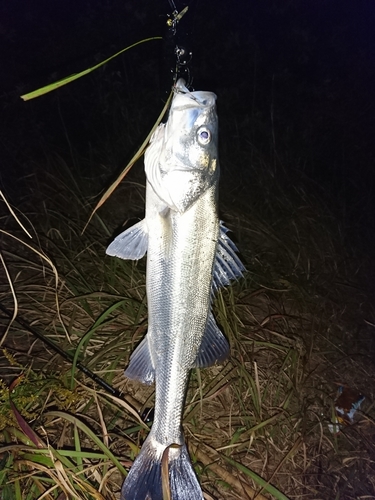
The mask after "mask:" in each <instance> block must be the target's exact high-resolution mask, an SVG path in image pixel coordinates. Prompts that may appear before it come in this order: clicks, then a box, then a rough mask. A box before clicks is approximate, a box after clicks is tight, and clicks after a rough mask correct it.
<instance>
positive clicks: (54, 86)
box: [20, 36, 163, 101]
mask: <svg viewBox="0 0 375 500" xmlns="http://www.w3.org/2000/svg"><path fill="white" fill-rule="evenodd" d="M162 39H163V38H162V37H161V36H154V37H151V38H145V39H144V40H140V41H139V42H136V43H133V44H132V45H129V47H126V48H125V49H122V50H120V51H119V52H117V53H116V54H114V55H113V56H111V57H108V59H105V60H104V61H102V62H100V63H99V64H96V65H95V66H92V67H91V68H88V69H85V70H84V71H81V72H80V73H75V74H74V75H70V76H67V77H66V78H63V79H62V80H59V81H58V82H55V83H51V84H49V85H46V86H45V87H42V88H40V89H37V90H34V91H32V92H29V93H27V94H23V95H21V96H20V97H21V99H23V100H24V101H29V100H30V99H35V98H36V97H40V96H41V95H44V94H48V93H49V92H52V91H53V90H56V89H58V88H60V87H63V86H64V85H67V84H68V83H71V82H73V81H74V80H78V79H79V78H81V77H82V76H85V75H88V74H89V73H91V72H92V71H95V70H96V69H98V68H100V67H101V66H103V65H104V64H106V63H107V62H109V61H111V60H112V59H114V58H115V57H117V56H119V55H121V54H123V53H124V52H126V51H127V50H130V49H132V48H133V47H136V46H137V45H140V44H141V43H146V42H151V41H152V40H162Z"/></svg>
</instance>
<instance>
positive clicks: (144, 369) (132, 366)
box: [125, 335, 155, 385]
mask: <svg viewBox="0 0 375 500" xmlns="http://www.w3.org/2000/svg"><path fill="white" fill-rule="evenodd" d="M125 376H126V377H128V378H131V379H132V380H139V382H142V383H143V384H147V385H151V384H153V383H154V380H155V368H154V365H153V363H152V358H151V353H150V348H149V345H148V339H147V335H146V337H145V338H144V339H143V340H142V342H141V343H140V344H139V346H138V347H137V348H136V349H135V351H134V352H133V354H132V355H131V356H130V363H129V366H128V367H127V369H126V370H125Z"/></svg>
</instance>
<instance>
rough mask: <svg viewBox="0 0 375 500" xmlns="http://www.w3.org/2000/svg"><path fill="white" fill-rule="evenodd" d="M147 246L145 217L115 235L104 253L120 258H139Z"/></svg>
mask: <svg viewBox="0 0 375 500" xmlns="http://www.w3.org/2000/svg"><path fill="white" fill-rule="evenodd" d="M147 247H148V231H147V224H146V219H143V220H141V221H140V222H138V223H137V224H135V225H134V226H132V227H129V229H127V230H126V231H124V232H123V233H121V234H119V235H118V236H116V238H115V239H114V240H113V241H112V243H111V244H110V245H109V247H108V248H107V250H106V252H105V253H106V254H107V255H111V256H112V257H119V258H120V259H129V260H139V259H141V258H142V257H143V256H144V255H145V253H146V252H147Z"/></svg>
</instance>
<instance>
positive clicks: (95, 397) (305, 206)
mask: <svg viewBox="0 0 375 500" xmlns="http://www.w3.org/2000/svg"><path fill="white" fill-rule="evenodd" d="M58 161H59V169H60V170H61V171H62V175H61V176H57V174H56V171H57V168H56V163H55V164H53V165H52V166H50V168H47V170H46V171H44V173H43V177H42V176H40V175H38V176H35V177H31V178H29V179H27V183H28V195H27V196H26V197H25V199H24V201H23V202H22V203H20V206H19V207H16V208H17V209H18V212H17V215H18V217H19V218H20V220H21V222H22V223H23V224H24V225H25V226H26V227H27V229H28V231H29V232H30V233H31V234H32V236H33V239H32V240H30V239H29V238H28V237H27V236H26V235H25V233H24V231H23V230H22V228H21V227H20V226H19V224H18V223H17V221H16V220H15V219H14V217H13V216H12V215H11V214H10V213H9V210H8V208H7V207H6V205H5V204H3V205H2V213H1V225H2V227H1V229H2V230H3V232H2V234H1V252H2V255H3V258H4V263H5V264H6V268H7V270H8V272H9V275H10V277H11V283H12V285H13V287H14V292H15V296H16V298H17V305H18V314H19V316H20V317H21V318H22V319H23V320H24V321H26V322H27V323H29V324H30V325H32V327H33V328H34V329H37V330H38V331H39V332H40V333H42V334H43V335H45V336H47V337H48V338H49V339H51V340H52V341H54V342H55V343H56V344H58V346H59V347H60V348H62V349H64V350H65V351H66V353H67V354H68V355H69V356H70V357H71V359H72V362H71V363H68V362H66V361H64V360H63V359H62V358H61V357H60V356H58V355H56V354H55V353H54V352H53V350H51V349H49V348H47V347H46V346H45V345H44V344H43V343H42V342H41V341H40V340H36V339H35V338H33V336H32V335H30V333H29V332H28V331H27V329H25V328H23V327H22V326H20V325H19V324H18V323H17V321H15V322H13V324H11V326H10V329H9V331H8V333H7V335H6V338H4V343H3V348H6V350H4V351H3V356H2V357H1V358H0V363H1V365H0V371H1V377H2V379H3V383H2V386H1V391H0V395H1V398H2V405H1V410H0V424H1V431H0V436H1V448H0V459H1V460H2V468H1V470H0V485H1V488H3V491H4V493H3V497H2V498H3V499H4V500H6V499H8V498H12V499H13V498H16V499H21V498H22V499H26V498H27V499H30V500H32V499H36V498H51V499H52V498H54V499H57V498H58V499H59V500H61V499H62V498H69V497H70V498H79V499H81V498H82V499H91V498H95V499H100V498H106V499H115V498H119V491H120V486H121V482H122V475H121V474H123V473H125V469H127V468H128V467H129V466H130V465H131V463H132V460H133V459H134V456H135V455H136V454H137V452H138V449H139V447H140V446H141V443H142V441H143V440H144V438H145V435H146V433H147V426H145V424H143V422H142V421H141V420H140V418H139V417H138V416H137V413H136V411H139V412H140V413H142V411H143V409H144V408H146V407H151V406H152V404H153V403H152V401H153V388H145V387H143V386H141V385H139V384H137V383H134V382H131V381H128V380H126V379H125V378H124V377H123V375H122V372H123V369H124V367H125V366H126V364H127V360H128V357H129V354H130V353H131V351H132V349H133V347H134V345H135V344H136V343H137V342H138V341H139V340H140V339H141V338H142V336H143V335H144V334H145V332H146V330H147V309H146V303H145V286H144V270H145V269H144V263H143V262H140V263H138V264H137V265H135V264H133V263H129V262H120V261H118V260H116V259H110V258H107V257H105V254H104V250H105V246H106V244H107V242H108V239H109V237H110V235H111V234H112V233H113V231H115V230H116V227H117V228H118V227H119V226H120V224H121V223H122V219H123V215H122V214H129V217H133V216H138V215H140V216H142V215H141V213H142V210H143V203H144V199H143V197H144V189H143V187H142V180H141V179H138V178H137V175H138V174H137V173H135V174H134V176H133V175H132V176H131V177H130V178H129V179H128V180H127V181H125V183H123V185H122V186H121V187H120V188H119V190H118V192H116V193H115V195H114V199H113V200H111V201H110V202H109V208H105V209H104V211H99V215H98V214H96V216H95V217H94V219H93V222H92V223H91V224H90V225H89V227H88V229H87V231H86V232H85V233H84V234H83V235H82V234H81V230H82V228H83V226H84V224H85V222H86V221H87V219H88V216H89V213H90V207H92V205H93V203H91V201H90V200H87V199H85V198H84V196H83V194H82V191H81V189H80V187H79V186H78V185H77V182H78V181H77V179H75V178H74V177H73V176H70V175H69V174H68V172H69V169H68V167H67V166H65V165H64V164H63V162H62V161H61V160H58ZM270 178H271V177H270ZM270 178H269V179H268V180H267V179H263V180H262V182H263V183H264V185H266V183H267V189H269V190H271V189H272V186H271V184H270ZM270 197H272V200H273V204H272V207H271V206H270V205H264V206H263V210H262V207H261V205H257V210H254V206H255V205H254V204H253V203H252V204H251V205H250V203H248V202H247V201H246V199H245V198H244V197H243V196H242V197H241V196H238V197H237V198H236V201H235V204H233V202H231V200H229V198H228V199H225V198H224V200H223V203H222V209H223V212H224V213H223V218H225V220H226V221H227V222H228V225H229V226H230V227H231V228H232V229H233V230H234V234H235V236H236V237H237V240H238V246H239V247H240V249H241V253H242V256H243V259H244V261H245V263H246V266H247V269H248V273H247V275H246V277H245V279H244V280H242V281H241V282H239V283H237V284H235V285H234V286H233V287H232V288H229V289H225V290H223V291H222V292H221V294H220V295H219V296H218V299H217V301H216V304H215V312H216V316H217V318H218V321H219V323H220V324H221V326H222V328H223V330H224V332H225V334H226V335H227V337H228V338H229V339H230V343H231V357H230V359H229V360H228V361H227V362H226V364H225V365H224V366H218V367H216V366H215V367H212V368H210V369H207V370H202V371H198V370H197V371H193V373H192V377H191V384H190V389H189V393H188V397H187V404H186V411H185V418H184V423H185V430H186V436H187V439H188V445H189V449H190V451H191V455H192V458H193V461H194V463H195V467H196V470H197V473H198V475H199V478H200V481H201V484H202V486H203V489H204V491H205V495H206V498H208V499H209V498H216V499H223V498H226V499H228V500H231V499H244V498H254V495H255V492H256V493H258V494H259V495H258V497H257V498H272V495H271V494H270V493H272V494H273V496H274V497H275V498H290V499H292V498H296V499H311V500H312V499H328V498H332V499H333V498H337V499H339V498H340V499H348V500H349V499H350V500H351V499H357V498H371V495H372V494H373V491H375V490H374V488H375V484H374V480H373V478H374V477H375V463H374V460H375V447H374V444H373V443H374V441H373V438H374V435H375V427H374V421H375V414H374V406H373V403H372V402H373V401H374V387H373V384H372V381H373V380H374V376H375V367H374V364H373V361H372V359H371V356H373V353H374V343H373V340H372V337H373V329H374V311H373V308H372V307H371V305H370V301H369V298H368V296H367V294H366V291H365V289H364V288H362V285H361V283H360V276H359V272H358V269H356V268H355V267H354V266H353V264H352V263H351V262H350V259H348V257H347V254H346V252H345V250H344V249H343V248H341V243H340V236H339V233H338V232H336V233H335V226H334V221H332V218H331V217H329V216H328V215H327V214H326V213H325V211H324V207H322V205H321V204H319V201H318V200H316V199H312V198H309V197H308V196H307V195H306V193H305V192H303V191H299V192H298V193H296V195H295V197H294V199H292V198H289V197H288V196H287V195H286V194H285V192H283V190H282V188H280V187H277V188H276V187H275V192H274V193H271V194H270ZM129 200H130V201H129ZM119 206H121V209H120V211H119V209H118V207H119ZM26 215H27V217H26ZM15 238H19V239H15ZM23 242H24V243H23ZM26 243H27V245H30V247H32V248H30V247H28V246H26ZM56 272H58V275H57V274H56ZM1 273H2V280H1V283H2V284H1V288H0V293H1V304H2V305H3V306H5V307H6V308H7V309H8V310H10V311H13V310H14V297H15V296H14V295H13V294H12V293H11V289H10V287H9V283H8V282H7V280H6V277H5V273H4V268H3V269H2V271H1ZM8 326H9V319H8V318H6V317H5V316H3V318H2V320H1V327H2V332H3V333H4V332H5V330H6V328H7V327H8ZM78 362H79V363H81V364H83V365H85V366H86V367H87V368H89V369H90V370H91V371H93V372H95V374H96V375H97V376H99V377H101V378H103V379H104V380H105V381H106V382H107V383H108V384H110V385H111V386H113V387H114V388H115V389H116V390H119V391H121V392H122V394H123V395H124V398H123V399H119V398H116V397H115V396H113V395H112V396H111V395H110V394H108V393H105V391H104V390H103V389H101V388H99V387H98V386H96V385H95V384H94V383H93V382H92V381H91V380H90V379H89V378H87V377H85V376H84V375H82V373H80V372H79V370H78V369H77V363H78ZM21 373H23V374H24V378H23V380H22V381H21V382H20V383H19V384H18V385H17V386H16V387H15V388H14V390H13V392H12V394H11V395H10V397H11V401H10V400H9V394H8V390H7V386H9V384H10V382H11V380H13V379H15V378H16V377H17V376H19V375H20V374H21ZM341 385H343V386H347V387H349V388H353V389H356V390H357V391H358V392H360V393H362V394H363V395H365V397H366V399H365V401H364V403H363V404H362V406H361V408H360V410H359V411H358V412H357V414H356V417H355V423H354V424H353V425H351V426H347V427H344V428H342V430H341V432H340V433H339V434H332V433H331V432H330V430H329V428H328V424H329V422H330V421H331V419H332V416H333V412H334V401H335V398H336V395H337V389H338V387H339V386H341ZM12 403H13V405H15V406H14V407H12ZM12 408H13V409H12ZM14 408H16V409H18V411H17V410H14ZM18 412H19V415H18ZM21 415H22V416H23V417H21ZM17 416H18V422H17ZM22 421H23V422H24V423H22ZM20 422H21V427H20ZM27 423H28V424H30V425H31V427H32V428H33V429H34V431H35V432H36V433H37V435H38V436H39V439H40V440H41V441H40V442H39V441H38V442H37V443H38V444H37V445H36V444H35V443H34V444H33V441H32V439H31V437H30V436H32V434H31V431H30V430H29V429H28V427H27ZM261 478H263V480H264V482H263V483H262V479H261ZM270 485H271V486H270ZM272 485H273V486H272ZM272 487H274V489H272ZM276 488H277V489H276ZM267 491H268V492H267ZM281 492H282V493H281ZM64 494H65V496H64Z"/></svg>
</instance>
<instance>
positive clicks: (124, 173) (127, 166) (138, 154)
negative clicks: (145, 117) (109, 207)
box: [82, 90, 173, 234]
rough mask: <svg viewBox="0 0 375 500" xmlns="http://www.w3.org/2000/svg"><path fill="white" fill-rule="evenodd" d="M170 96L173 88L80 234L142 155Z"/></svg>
mask: <svg viewBox="0 0 375 500" xmlns="http://www.w3.org/2000/svg"><path fill="white" fill-rule="evenodd" d="M172 96H173V90H172V91H171V93H170V94H169V97H168V99H167V102H166V103H165V105H164V108H163V109H162V111H161V113H160V115H159V117H158V119H157V120H156V122H155V125H154V126H153V127H152V129H151V131H150V133H149V134H148V135H147V137H146V139H145V140H144V141H143V143H142V144H141V146H140V148H139V149H138V151H137V152H136V153H135V155H134V156H133V158H132V159H131V160H130V162H129V163H128V164H127V165H126V167H125V168H124V170H123V171H122V172H121V174H120V175H119V176H118V177H117V179H116V180H115V181H114V182H113V183H112V184H111V185H110V186H109V188H108V189H107V190H106V192H105V193H104V194H103V196H102V197H101V198H100V200H99V201H98V203H97V204H96V206H95V208H94V210H93V211H92V212H91V215H90V217H89V220H88V221H87V222H86V224H85V227H84V228H83V230H82V234H83V233H84V232H85V230H86V228H87V226H88V225H89V223H90V221H91V219H92V217H93V215H94V214H95V212H96V211H97V210H98V208H100V207H101V206H102V205H103V203H105V202H106V200H107V199H108V198H109V197H110V196H111V194H112V193H113V191H114V190H115V189H116V188H117V186H118V185H119V184H120V182H121V181H122V180H123V179H124V177H125V176H126V175H127V173H128V172H129V171H130V169H131V168H132V166H133V165H134V163H135V162H136V161H137V160H138V159H139V158H140V157H141V156H142V154H143V153H144V150H145V149H146V146H147V144H148V143H149V141H150V138H151V136H152V134H153V133H154V132H155V130H156V128H157V127H158V126H159V124H160V122H161V121H162V119H163V116H164V115H165V113H166V111H167V109H168V107H169V104H170V102H171V99H172Z"/></svg>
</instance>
